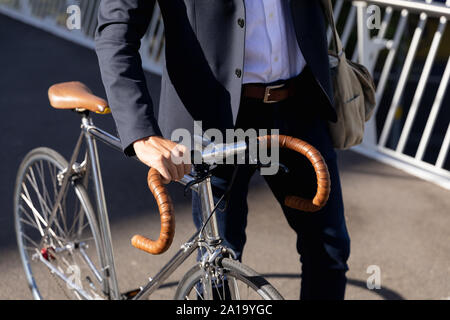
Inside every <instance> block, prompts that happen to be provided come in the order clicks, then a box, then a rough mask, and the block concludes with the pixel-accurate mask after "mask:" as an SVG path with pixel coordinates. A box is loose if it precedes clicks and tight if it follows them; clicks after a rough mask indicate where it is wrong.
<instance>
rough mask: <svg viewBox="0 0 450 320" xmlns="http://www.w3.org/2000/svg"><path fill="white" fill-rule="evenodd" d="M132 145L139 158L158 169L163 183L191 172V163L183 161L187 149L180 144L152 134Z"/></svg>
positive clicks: (178, 178)
mask: <svg viewBox="0 0 450 320" xmlns="http://www.w3.org/2000/svg"><path fill="white" fill-rule="evenodd" d="M133 147H134V151H135V152H136V156H137V157H138V158H139V160H141V161H142V162H143V163H145V164H146V165H148V166H149V167H152V168H155V169H156V170H158V172H159V173H160V174H161V176H162V178H163V183H169V182H170V181H172V180H180V179H181V178H183V176H184V175H185V174H188V173H189V172H191V165H190V164H189V163H185V161H183V160H184V158H183V155H185V154H186V152H189V150H187V148H186V147H185V146H183V145H181V144H177V143H175V142H173V141H171V140H168V139H164V138H163V137H158V136H152V137H148V138H144V139H141V140H137V141H135V142H134V143H133ZM186 162H187V161H186Z"/></svg>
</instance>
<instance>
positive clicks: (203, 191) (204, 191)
mask: <svg viewBox="0 0 450 320" xmlns="http://www.w3.org/2000/svg"><path fill="white" fill-rule="evenodd" d="M198 192H199V195H200V199H201V203H202V221H206V219H208V217H209V215H210V214H211V212H212V210H213V209H214V197H213V194H212V188H211V177H207V178H206V179H205V180H203V181H202V182H200V183H199V186H198ZM216 213H217V212H216ZM216 213H214V214H213V215H212V217H211V218H210V219H209V221H208V223H207V225H206V226H205V230H204V234H205V240H206V242H207V243H208V244H211V245H216V244H219V243H220V242H221V241H222V239H221V238H220V235H219V228H218V226H217V218H216Z"/></svg>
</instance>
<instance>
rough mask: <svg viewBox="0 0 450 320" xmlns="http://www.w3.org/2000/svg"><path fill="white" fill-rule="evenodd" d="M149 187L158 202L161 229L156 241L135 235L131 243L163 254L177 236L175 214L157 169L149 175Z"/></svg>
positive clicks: (150, 251) (147, 250)
mask: <svg viewBox="0 0 450 320" xmlns="http://www.w3.org/2000/svg"><path fill="white" fill-rule="evenodd" d="M147 182H148V187H149V188H150V191H151V192H152V194H153V196H154V197H155V199H156V202H157V204H158V209H159V214H160V217H161V231H160V233H159V238H158V240H156V241H153V240H150V239H148V238H146V237H144V236H141V235H135V236H134V237H133V238H132V239H131V244H132V245H133V246H134V247H135V248H138V249H140V250H143V251H145V252H148V253H151V254H161V253H163V252H165V251H166V250H167V249H169V247H170V245H171V244H172V240H173V237H174V236H175V217H174V215H173V205H172V200H171V199H170V196H169V193H168V192H167V189H166V187H165V186H164V184H163V183H162V178H161V175H160V174H159V172H158V171H157V170H156V169H153V168H151V169H150V170H149V171H148V177H147Z"/></svg>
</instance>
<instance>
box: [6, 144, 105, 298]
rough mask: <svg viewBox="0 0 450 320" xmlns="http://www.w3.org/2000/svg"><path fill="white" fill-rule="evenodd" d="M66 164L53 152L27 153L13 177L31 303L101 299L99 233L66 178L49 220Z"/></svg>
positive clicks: (78, 188) (83, 198) (79, 191)
mask: <svg viewBox="0 0 450 320" xmlns="http://www.w3.org/2000/svg"><path fill="white" fill-rule="evenodd" d="M67 167H68V163H67V161H66V160H65V159H64V158H63V157H62V156H61V155H60V154H59V153H57V152H56V151H54V150H51V149H48V148H37V149H34V150H32V151H31V152H30V153H28V154H27V155H26V156H25V158H24V160H23V161H22V164H21V165H20V168H19V171H18V173H17V179H16V186H15V193H14V220H15V227H16V236H17V244H18V248H19V252H20V257H21V259H22V264H23V267H24V270H25V273H26V276H27V281H28V285H29V287H30V289H31V292H32V295H33V297H34V298H35V299H58V300H60V299H98V298H105V294H104V292H105V291H106V290H107V288H108V287H107V283H105V280H104V279H105V277H104V259H103V254H102V252H103V251H102V246H101V239H100V233H99V230H98V226H97V222H96V219H95V216H94V211H93V208H92V205H91V203H90V201H89V199H88V197H87V193H86V190H85V188H84V186H83V184H82V183H80V181H79V180H78V179H70V180H69V184H68V186H67V189H66V191H65V193H64V196H63V197H62V200H61V202H60V204H59V206H57V209H56V212H55V213H56V214H55V215H54V218H53V219H51V216H52V211H53V208H54V207H55V202H56V198H57V195H58V192H59V190H60V188H61V181H62V177H63V173H64V172H65V170H66V169H67Z"/></svg>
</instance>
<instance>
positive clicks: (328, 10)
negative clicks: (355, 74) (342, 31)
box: [322, 0, 343, 57]
mask: <svg viewBox="0 0 450 320" xmlns="http://www.w3.org/2000/svg"><path fill="white" fill-rule="evenodd" d="M322 6H323V10H324V13H325V16H326V18H327V20H328V23H329V25H330V28H331V31H332V32H331V33H332V35H333V40H334V51H335V52H334V53H335V54H336V56H338V57H340V56H341V53H342V49H343V48H342V43H341V40H340V38H339V33H338V31H337V28H336V23H335V21H334V15H333V5H332V4H331V0H322Z"/></svg>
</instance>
